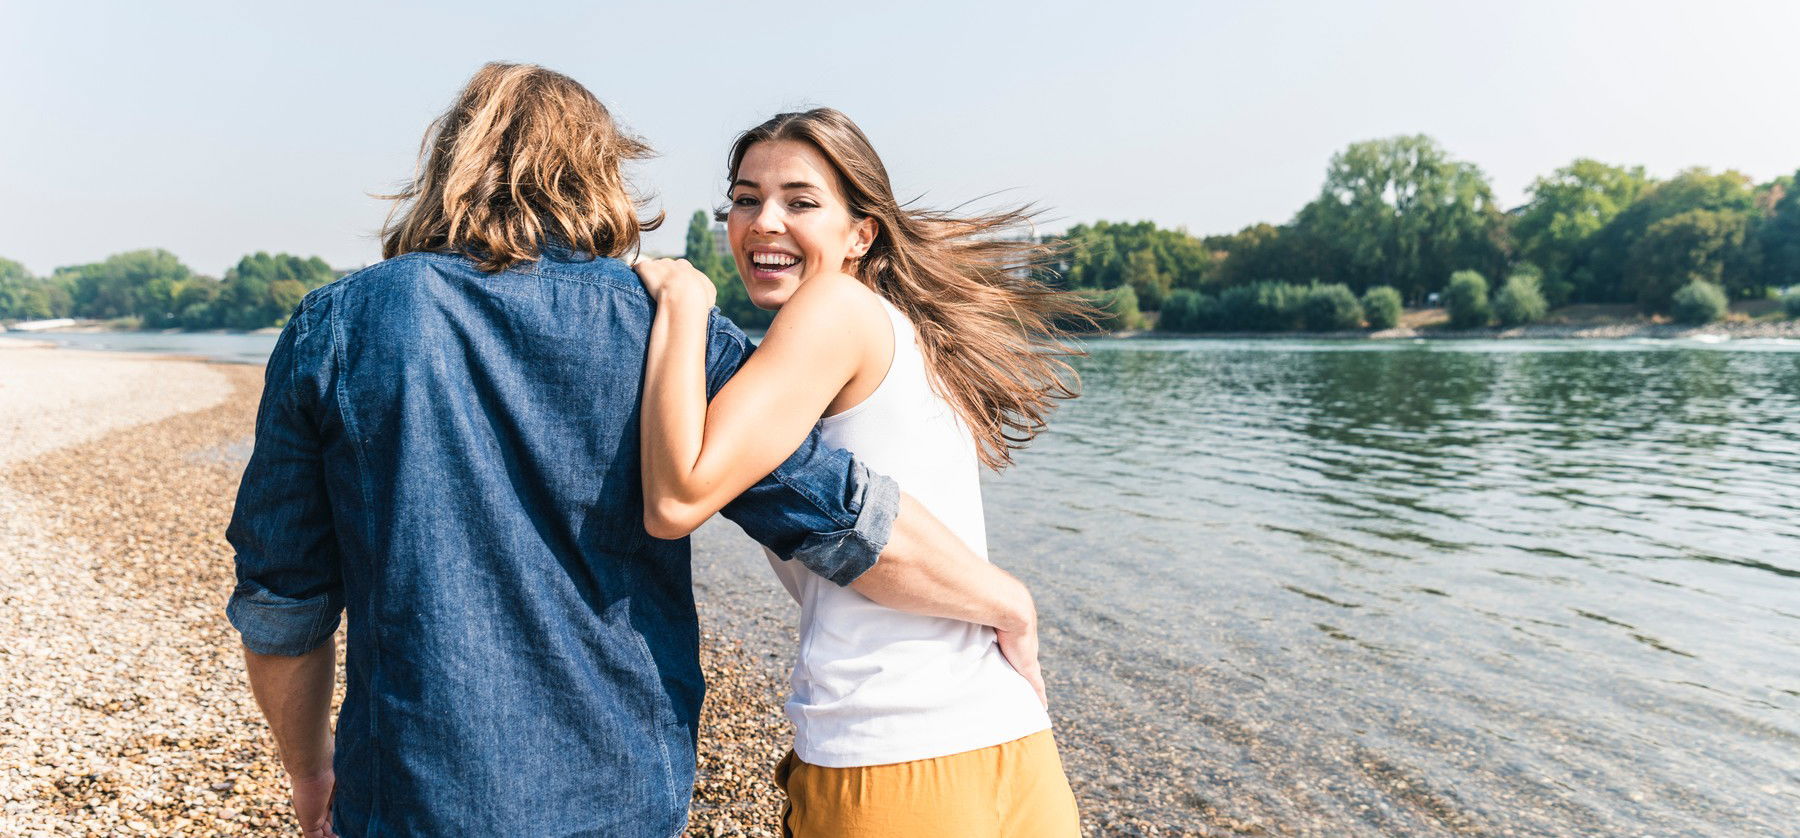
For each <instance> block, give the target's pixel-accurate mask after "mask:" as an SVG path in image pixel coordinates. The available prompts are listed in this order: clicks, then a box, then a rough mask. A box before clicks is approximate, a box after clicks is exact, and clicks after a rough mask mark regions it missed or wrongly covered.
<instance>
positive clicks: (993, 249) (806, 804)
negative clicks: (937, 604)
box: [638, 109, 1086, 838]
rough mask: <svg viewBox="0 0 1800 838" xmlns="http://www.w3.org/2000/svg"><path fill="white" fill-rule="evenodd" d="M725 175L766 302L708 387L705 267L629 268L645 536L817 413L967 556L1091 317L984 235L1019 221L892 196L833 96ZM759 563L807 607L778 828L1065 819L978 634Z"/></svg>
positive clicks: (1065, 803) (1025, 698) (1059, 389)
mask: <svg viewBox="0 0 1800 838" xmlns="http://www.w3.org/2000/svg"><path fill="white" fill-rule="evenodd" d="M729 171H730V191H729V198H730V206H729V209H728V210H726V211H725V220H726V221H727V224H728V231H729V237H730V243H731V249H732V253H733V256H734V257H735V258H736V260H737V265H738V272H739V275H740V276H741V277H743V281H744V285H745V287H746V289H747V291H748V292H749V296H750V299H751V300H752V301H753V302H754V303H755V304H756V305H757V306H759V307H761V308H764V309H772V310H778V312H779V313H778V314H777V315H776V317H775V320H774V322H773V323H772V324H771V326H770V327H769V331H768V334H767V336H766V337H765V339H764V340H763V342H762V343H761V345H760V346H759V347H758V349H757V351H756V352H755V354H753V355H752V356H751V358H750V360H749V362H748V363H747V364H746V365H745V366H744V367H743V369H741V370H740V371H739V372H738V373H737V375H736V376H735V377H733V378H732V379H731V380H730V381H729V382H728V383H726V384H725V385H724V388H723V389H722V390H720V391H719V393H718V395H717V396H716V397H715V398H714V399H713V400H712V402H711V404H710V405H708V403H707V399H706V389H705V387H706V384H705V377H704V373H703V363H704V353H705V335H706V326H707V317H708V313H709V310H710V308H711V305H712V302H713V285H712V283H711V281H710V280H708V279H707V278H706V277H705V276H703V275H701V274H700V273H699V272H697V271H695V270H693V269H692V268H690V267H688V266H687V264H686V263H685V262H671V261H667V260H663V261H659V262H654V263H642V264H640V265H639V269H638V272H639V275H640V277H641V278H642V279H643V282H644V285H645V287H646V288H647V289H648V290H649V291H650V293H651V294H652V295H653V296H654V297H655V298H656V299H657V301H658V306H657V313H656V320H655V326H654V329H653V331H652V333H651V342H650V357H649V360H648V369H647V370H646V376H645V381H646V382H647V383H646V386H645V391H644V404H643V416H642V423H641V428H642V452H643V453H642V456H643V481H644V493H645V498H644V503H645V509H646V510H647V512H646V517H647V519H650V520H649V521H648V522H649V523H650V524H651V528H652V531H653V532H655V534H657V535H660V536H664V537H671V536H679V535H684V534H685V530H686V529H689V528H690V527H688V526H681V527H677V528H674V531H670V528H669V527H668V526H667V517H665V516H662V515H661V514H660V513H659V512H658V510H663V509H668V508H670V507H678V508H680V509H682V510H684V514H683V516H682V520H684V521H687V522H689V523H692V522H695V521H698V520H704V518H705V517H706V516H708V515H710V514H711V513H712V512H714V511H716V510H718V509H719V508H720V507H721V506H723V505H724V504H725V503H726V502H727V501H729V500H731V499H732V498H733V497H735V496H736V495H737V493H739V492H741V491H743V490H744V489H745V488H746V487H748V486H749V485H750V484H751V483H752V482H754V481H755V480H757V479H759V478H761V477H762V476H763V475H764V474H766V473H768V472H769V471H770V470H771V469H773V468H774V467H775V466H776V465H778V464H779V463H780V462H781V461H782V460H783V459H784V458H785V457H786V456H787V454H788V453H789V452H790V451H792V450H793V449H794V448H795V447H796V446H797V445H799V443H800V442H801V440H802V439H803V438H804V437H805V436H806V434H807V433H808V431H809V430H810V429H811V428H812V427H813V425H814V424H815V423H820V422H822V423H823V434H824V439H825V441H826V442H827V443H828V444H831V445H834V446H837V447H841V448H845V449H847V450H849V451H851V452H853V453H855V454H856V455H857V456H858V457H859V458H860V459H862V460H863V461H864V462H866V463H867V464H868V465H869V466H870V468H872V469H874V470H876V471H879V472H882V473H884V474H887V475H888V476H890V477H893V478H894V479H895V480H897V481H898V482H899V484H900V486H901V488H902V489H904V490H905V491H906V492H907V493H908V494H911V495H913V496H914V497H916V498H917V499H918V500H919V501H920V502H921V503H923V504H924V505H925V506H926V508H928V509H929V510H930V511H931V513H932V514H934V515H936V516H937V517H938V518H939V519H941V520H942V521H943V522H944V523H945V524H946V525H948V526H949V527H950V528H951V529H952V530H953V531H955V532H956V533H957V535H959V536H960V537H962V538H963V539H964V540H965V541H966V542H967V543H968V544H969V546H970V547H971V548H973V549H974V550H975V551H976V552H977V553H979V554H982V555H984V556H985V553H986V535H985V531H984V529H983V523H982V515H981V494H980V484H979V465H987V466H989V467H991V468H996V469H998V468H1002V467H1004V466H1006V465H1008V464H1009V463H1010V461H1011V450H1012V449H1013V448H1015V447H1018V446H1019V445H1021V444H1023V443H1024V442H1026V441H1028V440H1029V439H1030V438H1031V437H1032V436H1034V435H1035V434H1036V433H1037V432H1038V431H1039V430H1041V429H1042V428H1043V426H1044V418H1045V416H1046V415H1047V414H1048V412H1049V410H1050V408H1051V406H1052V400H1053V399H1055V398H1067V397H1071V396H1073V395H1074V390H1073V388H1072V386H1071V385H1072V380H1073V375H1072V371H1071V370H1070V369H1069V367H1068V365H1067V364H1066V363H1064V362H1063V361H1062V360H1061V358H1059V357H1058V356H1059V355H1066V354H1069V353H1070V351H1071V350H1070V349H1069V348H1068V347H1067V346H1066V345H1064V344H1063V343H1062V342H1061V341H1060V339H1059V335H1060V332H1059V331H1058V328H1057V323H1059V322H1066V320H1067V318H1070V317H1081V316H1083V315H1084V314H1085V313H1086V309H1085V308H1084V306H1083V305H1082V304H1081V303H1080V302H1079V300H1078V298H1075V297H1073V296H1071V295H1067V294H1064V293H1061V292H1058V291H1056V290H1054V289H1051V288H1049V287H1046V286H1044V285H1042V284H1041V283H1038V282H1036V281H1035V280H1033V279H1031V278H1029V274H1028V272H1027V271H1026V270H1025V269H1026V268H1028V267H1030V266H1031V264H1032V263H1033V262H1034V261H1037V260H1039V259H1040V258H1041V257H1042V256H1043V255H1044V249H1043V248H1042V247H1041V246H1039V245H1036V244H1033V243H1030V242H1020V241H1002V240H998V239H996V238H995V237H994V236H993V235H992V234H993V233H996V232H998V231H1001V230H1003V229H1005V228H1008V227H1011V226H1014V225H1016V224H1018V223H1021V222H1024V221H1026V220H1027V216H1026V215H1024V214H1023V213H1019V212H1011V213H1001V214H995V215H989V216H980V217H973V218H958V217H953V216H950V215H947V214H941V213H929V212H920V211H916V210H906V209H902V208H901V207H900V206H899V204H898V203H897V202H896V201H895V200H894V196H893V190H892V187H891V186H890V185H889V183H888V178H887V173H886V170H885V169H884V168H883V166H882V164H881V160H880V158H879V157H877V156H876V154H875V151H874V149H873V148H871V147H870V145H869V142H868V140H867V138H866V137H864V136H863V134H862V132H861V131H860V130H859V129H858V128H857V127H856V125H855V124H854V123H852V122H851V121H850V120H849V118H848V117H845V116H844V115H843V114H841V113H838V112H837V111H834V110H830V109H817V110H812V111H807V112H805V113H788V114H781V115H779V116H776V117H775V118H773V119H771V120H769V121H768V122H765V123H763V124H762V125H759V126H757V127H755V128H752V129H751V130H749V131H747V132H745V133H744V134H743V135H742V136H741V137H739V138H738V141H737V143H736V144H735V145H734V146H733V148H732V151H731V157H730V169H729ZM821 417H823V418H821ZM771 564H772V565H773V566H774V568H775V572H776V574H777V575H779V576H780V577H781V581H782V583H783V584H784V585H786V586H787V589H788V591H789V593H791V594H793V596H794V598H795V599H796V600H797V601H799V603H800V605H801V625H800V650H799V658H798V660H797V661H796V663H795V666H794V673H793V686H794V694H793V697H792V698H791V699H790V700H789V701H788V703H787V707H786V709H787V713H788V716H789V718H791V719H792V720H793V722H794V726H795V732H796V738H795V742H794V749H793V751H792V752H791V753H789V754H788V756H787V757H786V758H785V759H784V760H783V761H782V763H781V765H780V767H779V768H778V769H777V781H778V782H779V783H780V784H781V786H782V787H783V789H784V790H785V791H786V792H787V794H788V806H787V809H786V812H785V814H784V819H785V822H786V823H785V825H786V828H787V830H788V832H789V834H791V835H795V836H802V838H805V836H855V838H877V836H890V835H891V836H899V835H909V836H911V835H959V836H1015V835H1016V836H1033V837H1034V838H1041V836H1061V835H1069V836H1073V835H1076V834H1078V827H1077V823H1076V813H1075V802H1074V797H1073V795H1072V794H1071V793H1070V791H1069V785H1068V781H1067V779H1066V778H1065V777H1064V775H1063V772H1062V765H1061V761H1060V759H1059V758H1058V756H1057V752H1056V745H1055V742H1054V741H1053V739H1052V738H1051V734H1050V730H1049V728H1050V720H1049V717H1048V715H1047V714H1046V712H1045V705H1044V701H1043V695H1042V692H1041V687H1038V686H1037V685H1036V684H1034V683H1033V682H1032V681H1030V680H1028V679H1027V678H1026V677H1024V676H1022V675H1021V674H1020V673H1019V672H1017V671H1015V670H1014V669H1013V668H1012V667H1011V666H1009V665H1008V663H1007V659H1006V658H1005V656H1004V655H1003V654H1002V652H1001V650H1000V648H999V647H998V646H997V645H996V637H995V632H994V631H993V630H992V629H990V628H988V627H985V626H980V625H975V624H973V623H966V622H960V621H955V620H945V619H938V618H932V617H924V616H919V615H913V614H906V613H902V612H900V611H896V610H892V609H888V608H885V607H883V606H880V605H877V604H875V603H873V602H871V601H870V600H868V599H866V598H864V597H863V596H862V595H860V594H858V593H856V592H855V591H853V590H850V589H849V588H843V587H838V586H836V585H833V584H831V583H830V582H828V581H826V580H825V579H822V578H820V577H819V576H817V575H814V574H812V573H811V572H810V571H807V570H806V569H805V568H804V567H800V566H799V565H797V564H794V563H790V562H782V561H779V560H777V559H774V558H773V556H772V555H771Z"/></svg>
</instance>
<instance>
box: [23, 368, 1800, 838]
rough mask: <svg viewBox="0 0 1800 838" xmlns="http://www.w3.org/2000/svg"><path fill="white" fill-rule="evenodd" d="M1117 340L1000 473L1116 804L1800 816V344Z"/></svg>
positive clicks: (747, 586)
mask: <svg viewBox="0 0 1800 838" xmlns="http://www.w3.org/2000/svg"><path fill="white" fill-rule="evenodd" d="M33 337H37V336H33ZM48 337H51V338H52V339H61V338H59V336H55V335H51V336H48ZM63 340H65V342H68V343H71V344H76V345H83V346H95V345H98V344H106V343H108V342H109V341H110V342H111V343H112V344H114V345H117V344H119V343H122V342H124V343H129V341H121V340H120V339H119V338H118V337H117V336H79V337H73V336H72V337H70V338H66V339H63ZM272 342H273V336H268V335H251V336H241V335H197V336H174V335H164V336H155V339H154V340H152V339H150V338H145V339H142V340H140V341H139V342H138V343H140V344H144V345H132V346H127V347H124V348H138V349H150V350H154V351H163V352H179V353H188V354H197V355H205V356H211V357H220V358H225V359H230V360H240V361H242V360H258V359H259V357H266V354H267V351H268V347H269V346H270V345H271V344H272ZM257 347H260V349H258V348H257ZM1091 349H1092V350H1093V353H1092V355H1091V357H1088V358H1085V359H1082V360H1080V361H1079V362H1078V364H1077V366H1078V368H1079V369H1080V371H1081V373H1082V375H1083V380H1084V382H1085V388H1086V394H1085V395H1084V396H1083V397H1082V398H1081V399H1080V400H1078V401H1075V402H1073V403H1071V404H1069V405H1068V406H1066V407H1065V408H1064V409H1063V410H1062V411H1061V412H1060V413H1059V414H1058V415H1057V416H1056V418H1055V419H1054V421H1053V423H1052V426H1051V430H1050V432H1049V433H1047V434H1045V435H1044V436H1043V437H1041V438H1040V439H1039V440H1038V441H1037V442H1036V443H1035V444H1033V445H1032V446H1031V447H1030V448H1029V449H1027V450H1026V451H1025V452H1023V453H1022V454H1021V455H1020V456H1019V464H1018V465H1017V466H1016V467H1015V468H1014V469H1012V470H1010V471H1008V472H1007V473H1005V474H1003V475H1001V476H997V477H991V478H990V479H988V480H987V482H986V489H985V498H986V501H985V502H986V505H987V519H988V527H989V537H990V546H991V550H992V554H993V556H994V558H995V560H996V561H997V562H999V563H1000V564H1002V565H1003V566H1006V567H1008V568H1010V569H1013V570H1014V571H1015V572H1016V573H1018V574H1019V575H1020V576H1021V577H1023V578H1024V579H1026V581H1027V582H1029V583H1030V584H1031V585H1032V587H1033V589H1034V590H1035V591H1036V593H1037V597H1038V602H1039V608H1040V611H1041V612H1042V615H1043V623H1044V661H1045V666H1046V670H1047V672H1048V674H1049V678H1050V685H1051V690H1052V700H1053V705H1054V706H1053V711H1054V715H1055V716H1056V719H1057V723H1058V727H1059V738H1060V739H1061V740H1062V742H1063V748H1064V758H1065V760H1066V761H1067V763H1068V765H1069V769H1070V773H1071V776H1072V777H1074V778H1075V782H1076V785H1077V787H1078V791H1080V793H1081V794H1082V796H1083V799H1084V801H1088V802H1090V804H1091V808H1092V809H1094V810H1096V811H1095V813H1094V816H1095V817H1099V818H1101V822H1100V823H1099V824H1098V827H1099V831H1100V832H1101V833H1103V834H1104V833H1108V832H1115V831H1116V832H1128V831H1130V830H1127V829H1125V828H1124V827H1122V826H1121V827H1118V828H1117V829H1114V828H1113V827H1110V826H1109V823H1110V822H1111V821H1109V820H1108V819H1111V818H1114V817H1115V816H1116V815H1118V813H1121V812H1125V813H1132V814H1134V815H1135V816H1137V817H1138V818H1140V819H1143V820H1148V821H1150V822H1154V823H1162V824H1167V825H1170V826H1175V827H1183V826H1186V827H1189V828H1190V829H1191V831H1194V832H1203V831H1205V832H1218V831H1221V830H1227V829H1235V830H1237V831H1241V832H1247V833H1251V834H1259V833H1260V834H1288V833H1311V834H1321V835H1395V834H1427V835H1430V834H1495V835H1499V834H1517V835H1592V834H1604V835H1658V836H1661V835H1694V836H1714V835H1796V834H1800V823H1797V822H1796V814H1797V813H1800V343H1793V342H1783V341H1752V340H1739V341H1728V342H1723V343H1716V344H1708V343H1701V342H1693V341H1641V342H1633V341H1560V342H1558V341H1545V342H1527V341H1445V342H1429V343H1427V342H1414V343H1405V342H1360V341H1359V342H1307V341H1301V340H1277V341H1199V340H1125V341H1098V342H1095V343H1093V344H1092V345H1091ZM259 352H260V356H259V355H258V353H259ZM729 529H730V528H729V527H723V528H722V527H721V526H719V525H718V524H716V523H715V524H714V525H709V527H708V528H707V529H706V530H703V531H702V533H701V535H700V536H698V537H697V541H696V544H697V546H699V547H700V548H701V558H700V560H699V562H700V567H699V569H698V570H697V581H698V584H699V585H701V586H702V587H703V589H705V591H706V592H708V593H710V595H711V596H710V597H709V598H717V597H718V596H720V595H728V596H730V597H736V598H739V599H742V598H745V597H748V598H750V600H752V601H754V603H755V605H754V607H753V608H752V610H753V611H754V610H756V609H761V610H762V612H764V613H763V616H762V617H761V618H758V619H740V620H738V625H736V626H732V627H731V629H732V630H741V631H743V632H746V633H754V632H761V633H763V635H764V636H763V637H762V639H761V640H759V641H757V642H759V643H765V644H771V645H780V644H781V643H783V642H785V641H784V640H782V639H781V638H780V637H779V635H780V634H781V632H782V631H784V628H783V627H781V626H780V625H775V626H774V627H771V625H770V624H771V623H772V622H775V623H779V621H776V620H771V619H770V618H769V617H768V616H767V615H768V614H782V615H786V616H791V615H788V612H790V611H791V607H790V606H789V605H788V603H787V602H786V601H785V596H784V595H783V594H781V592H780V591H779V588H778V587H777V586H776V584H775V582H774V580H773V577H772V576H771V575H769V574H768V571H767V568H766V567H765V566H763V564H762V560H761V557H760V554H759V553H757V552H756V551H755V550H754V549H752V548H751V547H750V546H749V545H748V544H747V542H744V541H743V539H742V537H741V536H740V535H736V534H735V532H732V531H729ZM1094 801H1104V805H1101V804H1100V803H1094ZM1100 810H1103V811H1100ZM1124 822H1125V820H1124V819H1121V820H1120V821H1119V823H1120V824H1123V823H1124Z"/></svg>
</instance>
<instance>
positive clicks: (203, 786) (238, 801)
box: [0, 339, 1229, 838]
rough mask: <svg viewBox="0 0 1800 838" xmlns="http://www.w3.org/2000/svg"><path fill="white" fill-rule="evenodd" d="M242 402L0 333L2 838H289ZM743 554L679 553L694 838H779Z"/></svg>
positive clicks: (160, 362)
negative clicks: (693, 616) (247, 633)
mask: <svg viewBox="0 0 1800 838" xmlns="http://www.w3.org/2000/svg"><path fill="white" fill-rule="evenodd" d="M261 387H262V369H261V368H260V367H257V366H253V365H241V364H220V363H209V362H203V361H197V360H185V359H177V358H164V357H157V356H149V355H133V354H126V353H103V352H83V351H77V350H70V349H55V348H50V347H48V346H47V345H44V344H38V343H30V342H23V341H17V340H9V339H0V601H3V604H4V608H0V835H5V836H20V838H28V837H29V838H37V837H38V836H114V835H158V836H277V835H281V836H291V835H295V834H298V831H297V830H296V829H295V828H294V826H293V821H292V818H291V815H290V813H289V809H288V803H287V789H286V783H285V779H284V777H283V775H282V773H281V769H280V764H279V762H278V761H277V759H276V756H275V751H274V745H273V741H272V739H271V738H270V737H269V735H268V729H267V726H266V725H265V723H264V722H263V720H262V717H261V715H260V714H259V713H258V711H257V708H256V705H255V703H254V701H253V700H252V698H251V695H250V691H249V688H248V686H247V684H246V681H245V678H244V669H243V661H242V658H241V653H240V651H239V645H238V640H237V635H236V633H235V631H233V630H232V628H231V626H230V624H229V623H228V622H227V621H226V619H225V615H224V603H225V599H226V597H227V595H228V594H229V592H230V590H231V587H232V581H233V580H232V561H231V551H230V548H229V546H228V545H227V544H226V542H225V540H224V532H225V527H226V524H227V522H228V520H229V517H230V513H231V506H232V501H233V499H234V497H235V495H236V491H237V483H238V479H239V477H240V475H241V472H242V469H243V459H244V457H245V456H246V455H247V453H248V447H249V444H250V441H251V434H252V431H253V427H254V419H255V413H256V404H257V398H258V396H259V394H260V392H261ZM745 549H753V548H750V545H749V542H748V541H746V540H744V539H743V537H742V536H741V535H740V534H738V533H736V531H735V530H734V529H732V528H731V527H730V525H728V524H721V523H720V522H718V521H715V522H713V523H711V524H709V525H708V527H707V528H705V529H704V530H703V531H702V532H701V533H700V534H699V535H698V536H697V537H696V580H697V581H696V588H697V596H698V599H699V603H700V609H701V615H702V630H703V641H702V663H703V666H704V668H705V670H706V675H707V683H708V696H707V702H706V710H705V713H704V716H703V719H702V730H701V748H700V755H699V776H698V780H697V783H696V787H695V791H694V804H693V817H692V822H691V824H690V828H689V834H690V835H694V836H704V837H705V838H714V837H715V836H740V835H741V836H776V835H779V834H780V830H779V827H778V826H777V821H776V818H777V812H778V810H779V805H780V802H779V801H780V795H779V792H777V791H776V789H775V787H774V784H773V783H772V782H771V780H770V770H771V767H772V766H773V765H774V763H775V762H776V761H777V760H778V759H779V758H780V756H781V755H782V753H784V752H785V750H786V748H787V743H788V742H789V738H790V733H789V729H788V725H787V722H786V720H785V719H784V718H783V717H782V715H781V712H780V701H781V698H782V696H783V695H784V694H785V692H786V665H787V664H786V661H787V655H788V653H789V649H788V648H787V647H786V646H785V645H784V644H783V642H782V640H781V638H782V637H783V636H784V634H785V632H786V624H787V622H788V619H789V617H790V616H791V615H789V614H787V613H786V608H788V607H791V606H790V604H788V603H784V602H781V601H779V600H778V599H775V598H771V597H770V596H768V593H769V592H770V591H773V590H774V589H773V587H772V586H773V581H772V578H771V579H761V578H760V577H758V578H756V579H753V580H752V579H747V578H745V577H744V576H743V574H742V568H743V564H742V562H741V561H740V560H739V558H741V553H742V551H743V550H745ZM762 572H763V573H764V574H766V569H765V570H763V571H762ZM746 590H749V591H751V593H749V594H746V593H745V591H746ZM756 590H761V593H760V594H759V593H755V591H756ZM749 626H756V627H757V628H756V629H754V630H750V629H748V628H747V627H749ZM339 684H340V697H341V686H342V678H341V676H340V678H339ZM1064 747H1065V749H1066V748H1067V747H1068V746H1067V745H1066V744H1065V746H1064ZM1074 768H1075V766H1074V765H1071V769H1072V773H1073V769H1074ZM1076 785H1077V789H1078V793H1080V794H1081V795H1082V797H1083V801H1082V803H1083V808H1084V821H1087V822H1088V828H1087V830H1086V831H1087V832H1088V833H1089V834H1135V835H1180V834H1200V833H1198V832H1190V831H1189V830H1186V829H1164V828H1157V827H1155V826H1153V825H1151V824H1149V823H1147V822H1141V821H1139V822H1136V823H1135V824H1133V821H1135V820H1136V819H1135V818H1131V817H1130V816H1129V815H1124V814H1123V813H1112V814H1111V815H1109V816H1108V817H1107V819H1106V822H1107V823H1110V824H1112V825H1113V826H1115V827H1125V826H1127V825H1128V824H1130V825H1131V826H1130V828H1127V829H1124V830H1116V829H1113V828H1103V829H1097V828H1096V827H1095V825H1094V819H1093V817H1092V815H1093V814H1094V810H1095V808H1096V807H1098V808H1101V809H1104V808H1106V807H1105V805H1104V804H1103V803H1100V802H1098V801H1096V800H1094V799H1093V798H1092V796H1091V795H1090V794H1089V793H1088V792H1091V791H1092V790H1091V789H1088V788H1086V787H1085V785H1084V784H1083V783H1081V782H1080V781H1079V780H1077V782H1076ZM1227 831H1229V830H1227Z"/></svg>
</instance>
